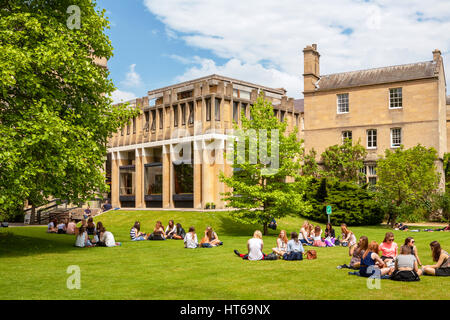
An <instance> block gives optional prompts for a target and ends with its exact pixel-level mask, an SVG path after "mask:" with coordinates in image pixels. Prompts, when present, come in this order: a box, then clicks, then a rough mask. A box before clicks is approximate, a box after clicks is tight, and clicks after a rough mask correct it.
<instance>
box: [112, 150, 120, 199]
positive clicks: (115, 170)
mask: <svg viewBox="0 0 450 320" xmlns="http://www.w3.org/2000/svg"><path fill="white" fill-rule="evenodd" d="M118 158H119V152H113V153H112V158H111V205H112V206H113V207H114V208H118V207H120V201H119V159H118Z"/></svg>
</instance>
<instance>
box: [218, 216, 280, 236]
mask: <svg viewBox="0 0 450 320" xmlns="http://www.w3.org/2000/svg"><path fill="white" fill-rule="evenodd" d="M219 219H220V229H221V233H223V234H224V235H226V236H237V237H243V236H248V237H250V238H251V237H252V236H253V232H255V230H260V231H261V232H263V226H262V224H261V225H259V224H244V223H240V222H236V221H234V220H233V219H232V218H230V217H227V216H220V217H219ZM278 232H279V231H278V230H277V231H274V230H271V229H269V234H268V236H271V235H273V233H276V234H277V235H278Z"/></svg>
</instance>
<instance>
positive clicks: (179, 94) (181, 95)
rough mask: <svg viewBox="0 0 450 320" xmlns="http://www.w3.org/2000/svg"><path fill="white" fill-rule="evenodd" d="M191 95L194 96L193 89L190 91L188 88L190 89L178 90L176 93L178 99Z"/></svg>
mask: <svg viewBox="0 0 450 320" xmlns="http://www.w3.org/2000/svg"><path fill="white" fill-rule="evenodd" d="M193 96H194V91H192V90H190V91H183V92H178V94H177V98H178V100H181V99H187V98H191V97H193Z"/></svg>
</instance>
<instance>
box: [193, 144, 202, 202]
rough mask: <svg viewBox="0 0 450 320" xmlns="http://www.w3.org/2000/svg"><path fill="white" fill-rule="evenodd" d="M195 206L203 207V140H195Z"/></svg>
mask: <svg viewBox="0 0 450 320" xmlns="http://www.w3.org/2000/svg"><path fill="white" fill-rule="evenodd" d="M193 144H194V150H193V152H194V164H193V165H194V208H195V209H202V164H201V163H202V141H194V143H193Z"/></svg>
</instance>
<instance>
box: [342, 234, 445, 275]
mask: <svg viewBox="0 0 450 320" xmlns="http://www.w3.org/2000/svg"><path fill="white" fill-rule="evenodd" d="M430 249H431V252H432V257H433V261H434V262H435V264H434V265H426V266H422V263H421V262H420V259H419V255H418V252H417V247H416V246H415V240H414V238H412V237H408V238H406V240H405V243H404V245H403V246H402V247H401V248H400V250H399V248H398V245H397V243H395V242H394V234H393V233H392V232H387V233H386V235H385V237H384V240H383V242H382V243H381V244H380V245H378V243H377V242H376V241H371V242H370V243H369V239H368V238H367V237H366V236H362V237H360V239H359V242H358V243H357V244H355V245H353V246H351V247H350V251H349V255H350V256H351V257H352V258H351V260H350V264H349V265H346V264H344V265H341V266H338V267H337V268H338V269H341V268H349V269H355V270H359V271H358V272H356V273H352V274H356V275H360V276H362V277H371V276H376V275H379V276H385V277H386V278H390V279H392V280H397V281H419V280H420V278H419V277H420V276H421V275H425V274H426V275H434V276H450V261H449V254H448V253H447V252H446V251H444V250H442V248H441V245H440V243H439V242H437V241H433V242H431V243H430ZM380 252H381V256H380ZM419 266H422V267H421V268H420V269H419Z"/></svg>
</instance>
